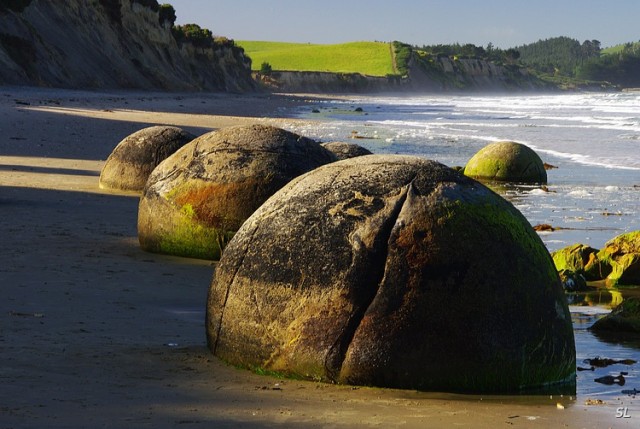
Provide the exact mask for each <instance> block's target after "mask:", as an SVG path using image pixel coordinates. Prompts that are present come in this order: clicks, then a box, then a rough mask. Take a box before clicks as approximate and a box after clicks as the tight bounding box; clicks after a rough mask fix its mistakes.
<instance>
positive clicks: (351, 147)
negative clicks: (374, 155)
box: [322, 142, 371, 161]
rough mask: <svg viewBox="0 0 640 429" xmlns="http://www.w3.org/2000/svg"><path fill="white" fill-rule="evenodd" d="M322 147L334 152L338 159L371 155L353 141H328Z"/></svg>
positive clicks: (367, 150)
mask: <svg viewBox="0 0 640 429" xmlns="http://www.w3.org/2000/svg"><path fill="white" fill-rule="evenodd" d="M322 147H324V148H325V149H328V150H330V151H331V152H333V153H334V155H335V156H336V158H338V159H339V160H341V161H342V160H343V159H349V158H355V157H356V156H363V155H371V151H370V150H369V149H366V148H364V147H362V146H360V145H358V144H355V143H346V142H328V143H322Z"/></svg>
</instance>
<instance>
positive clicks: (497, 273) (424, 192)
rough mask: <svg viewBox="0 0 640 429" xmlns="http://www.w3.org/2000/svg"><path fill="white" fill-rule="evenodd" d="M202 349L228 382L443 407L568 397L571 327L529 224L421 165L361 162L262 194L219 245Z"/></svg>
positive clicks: (474, 186) (485, 192)
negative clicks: (544, 394) (381, 391)
mask: <svg viewBox="0 0 640 429" xmlns="http://www.w3.org/2000/svg"><path fill="white" fill-rule="evenodd" d="M206 329H207V340H208V345H209V348H210V349H211V351H212V352H213V353H214V354H215V355H216V356H218V357H220V358H221V359H223V360H225V361H227V362H229V363H231V364H233V365H238V366H242V367H247V368H251V369H262V370H266V371H271V372H276V373H281V374H285V375H289V376H294V377H303V378H308V379H314V380H322V381H328V382H337V383H346V384H354V385H371V386H381V387H393V388H407V389H420V390H438V391H455V392H521V391H523V390H527V389H533V388H539V387H543V386H549V385H552V384H557V385H559V386H564V387H566V391H567V393H570V392H571V391H572V390H573V389H574V388H575V385H574V382H575V377H574V376H575V346H574V339H573V330H572V326H571V317H570V314H569V310H568V307H567V303H566V300H565V297H564V293H563V290H562V286H561V283H560V279H559V277H558V273H557V271H556V270H555V267H554V265H553V261H552V260H551V256H550V255H549V252H548V251H547V249H546V248H545V246H544V244H543V243H542V241H541V240H540V238H539V237H538V235H537V234H536V233H535V231H534V230H533V228H532V227H531V225H530V224H529V222H527V220H526V219H525V218H524V217H523V216H522V214H521V213H520V212H518V210H516V209H515V208H514V207H513V206H512V205H511V204H510V203H509V202H507V201H506V200H504V199H503V198H501V197H500V196H498V195H497V194H495V193H493V192H492V191H491V190H489V189H488V188H486V187H485V186H484V185H482V184H480V183H478V182H476V181H475V180H473V179H470V178H468V177H465V176H463V175H461V174H459V173H458V172H456V171H454V170H452V169H450V168H448V167H446V166H444V165H442V164H439V163H436V162H434V161H428V160H424V159H421V158H417V157H410V156H398V155H386V156H385V155H369V156H363V157H357V158H352V159H348V160H344V161H339V162H336V163H333V164H329V165H325V166H323V167H320V168H318V169H316V170H314V171H312V172H310V173H307V174H305V175H303V176H301V177H299V178H297V179H294V180H293V181H292V182H291V183H289V184H288V185H287V186H285V187H284V188H283V189H281V190H280V191H279V192H277V193H276V194H275V195H273V196H272V197H271V198H270V199H269V200H268V201H267V202H265V204H264V205H262V206H261V207H260V208H259V209H258V210H257V211H256V212H255V213H254V214H253V215H252V216H251V217H250V218H249V219H248V220H247V221H246V222H245V223H244V225H243V226H242V228H241V229H240V230H239V231H238V232H237V234H236V235H235V237H234V238H233V239H232V240H231V242H230V243H229V245H228V247H227V248H226V249H225V253H224V255H223V257H222V259H221V260H220V263H219V264H218V266H217V268H216V273H215V276H214V279H213V281H212V284H211V287H210V290H209V298H208V304H207V323H206Z"/></svg>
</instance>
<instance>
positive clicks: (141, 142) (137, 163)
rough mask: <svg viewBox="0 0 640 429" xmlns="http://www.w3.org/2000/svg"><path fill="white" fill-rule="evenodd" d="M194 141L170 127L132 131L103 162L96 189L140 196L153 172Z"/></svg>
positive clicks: (190, 135)
mask: <svg viewBox="0 0 640 429" xmlns="http://www.w3.org/2000/svg"><path fill="white" fill-rule="evenodd" d="M194 138H196V136H194V135H193V134H191V133H189V132H187V131H184V130H183V129H181V128H178V127H171V126H155V127H148V128H143V129H142V130H140V131H136V132H135V133H133V134H131V135H129V136H127V137H125V138H124V139H123V140H122V141H121V142H120V143H118V145H117V146H116V147H115V149H114V150H113V152H111V154H110V155H109V157H108V158H107V161H106V162H105V164H104V167H103V168H102V172H101V173H100V182H99V186H100V188H102V189H114V190H122V191H139V192H142V190H143V189H144V185H145V183H147V179H148V178H149V175H150V174H151V172H152V171H153V169H154V168H156V166H157V165H158V164H160V163H161V162H162V161H164V160H165V159H166V158H167V157H168V156H169V155H171V154H173V153H174V152H175V151H177V150H178V149H180V148H181V147H182V146H184V145H185V144H187V143H189V142H190V141H191V140H193V139H194Z"/></svg>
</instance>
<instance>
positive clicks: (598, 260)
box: [552, 231, 640, 286]
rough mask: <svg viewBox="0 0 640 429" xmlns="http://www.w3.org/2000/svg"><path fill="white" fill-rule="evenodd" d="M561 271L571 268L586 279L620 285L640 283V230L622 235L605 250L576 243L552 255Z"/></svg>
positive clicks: (607, 244) (610, 242) (607, 245)
mask: <svg viewBox="0 0 640 429" xmlns="http://www.w3.org/2000/svg"><path fill="white" fill-rule="evenodd" d="M552 257H553V261H554V263H555V266H556V268H557V269H558V271H563V270H568V271H572V272H575V273H577V274H580V275H583V276H584V277H585V278H586V279H587V280H607V281H608V282H609V283H612V284H617V285H627V286H637V285H640V231H632V232H628V233H626V234H621V235H619V236H617V237H614V238H612V239H611V240H609V241H607V242H606V243H605V246H604V248H603V249H600V250H598V249H593V248H591V247H589V246H586V245H584V244H574V245H572V246H568V247H565V248H563V249H560V250H556V251H555V252H553V254H552Z"/></svg>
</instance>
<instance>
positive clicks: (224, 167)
mask: <svg viewBox="0 0 640 429" xmlns="http://www.w3.org/2000/svg"><path fill="white" fill-rule="evenodd" d="M334 161H336V158H335V156H334V155H333V154H332V153H331V152H330V151H328V150H326V149H324V148H323V147H321V146H320V144H319V143H317V142H315V141H313V140H310V139H308V138H305V137H301V136H299V135H297V134H294V133H291V132H288V131H285V130H283V129H280V128H276V127H272V126H265V125H250V126H238V127H229V128H225V129H221V130H219V131H213V132H210V133H207V134H204V135H202V136H200V137H198V138H196V139H195V140H193V141H192V142H190V143H189V144H187V145H185V146H183V147H182V148H180V149H179V150H178V151H176V152H175V153H174V154H173V155H171V156H170V157H168V158H167V159H166V160H165V161H163V162H162V163H160V165H158V166H157V167H156V169H155V170H153V172H152V173H151V175H150V177H149V179H148V181H147V184H146V186H145V189H144V192H143V195H142V198H141V200H140V205H139V208H138V240H139V242H140V246H141V247H142V249H144V250H146V251H150V252H156V253H165V254H171V255H177V256H185V257H193V258H201V259H214V260H215V259H219V257H220V255H221V253H222V250H223V249H224V247H225V245H226V243H227V242H228V241H229V240H230V238H231V237H232V236H233V234H234V233H235V231H237V230H238V228H240V226H241V225H242V223H243V222H244V221H245V220H246V219H247V218H248V217H249V216H250V215H251V214H252V213H253V212H254V211H255V210H256V209H257V208H258V207H260V205H261V204H262V203H263V202H264V201H266V200H267V198H269V197H270V196H271V195H273V194H274V193H275V192H276V191H277V190H279V189H280V188H282V187H283V186H284V185H285V184H287V183H288V182H289V181H290V180H291V179H293V178H295V177H297V176H299V175H301V174H303V173H306V172H308V171H310V170H313V169H314V168H316V167H319V166H321V165H323V164H327V163H329V162H334Z"/></svg>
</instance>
